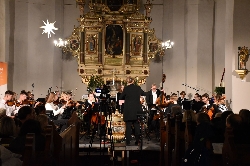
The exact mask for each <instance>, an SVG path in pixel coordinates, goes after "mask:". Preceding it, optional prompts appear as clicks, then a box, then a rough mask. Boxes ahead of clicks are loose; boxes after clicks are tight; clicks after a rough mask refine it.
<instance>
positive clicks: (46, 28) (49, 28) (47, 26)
mask: <svg viewBox="0 0 250 166" xmlns="http://www.w3.org/2000/svg"><path fill="white" fill-rule="evenodd" d="M43 23H44V25H45V26H41V27H40V28H43V33H42V34H44V33H47V34H48V38H50V37H51V33H53V34H55V32H54V31H53V30H58V28H56V27H55V25H54V24H55V22H53V23H49V21H48V20H47V23H45V22H44V21H43Z"/></svg>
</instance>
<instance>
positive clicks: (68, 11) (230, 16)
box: [0, 0, 250, 110]
mask: <svg viewBox="0 0 250 166" xmlns="http://www.w3.org/2000/svg"><path fill="white" fill-rule="evenodd" d="M3 2H5V4H4V3H3ZM143 3H145V1H143V2H142V4H143ZM249 3H250V2H249V1H248V0H242V1H241V2H235V8H234V0H218V1H215V2H214V1H212V0H209V1H207V0H206V1H204V0H186V1H185V3H184V1H183V0H154V1H153V9H152V12H151V16H152V18H153V22H152V24H151V28H154V29H155V31H156V32H155V33H156V36H157V37H158V38H159V39H161V40H163V41H166V40H168V39H170V40H172V41H174V42H175V45H174V48H172V49H169V50H166V52H165V56H164V61H163V62H164V64H163V72H164V73H165V74H166V76H167V78H166V82H165V83H164V89H165V90H166V92H167V93H170V92H175V93H176V92H177V91H182V90H186V92H187V93H192V94H193V93H195V90H193V89H190V88H187V87H185V86H183V85H182V84H183V83H187V84H188V85H190V86H192V87H195V88H197V86H198V87H199V88H201V90H200V92H199V93H201V94H203V93H205V92H212V91H213V89H214V87H215V86H218V85H219V83H220V79H221V75H222V72H223V69H224V67H225V66H226V76H225V85H226V95H227V96H228V99H229V100H230V99H231V100H233V103H232V107H233V109H235V110H239V108H240V107H241V106H242V107H244V108H247V107H248V106H247V102H243V100H240V99H241V98H239V97H238V96H239V95H240V96H244V97H247V96H246V95H247V91H249V89H248V88H249V79H250V78H249V77H250V76H249V75H248V76H247V78H246V82H242V81H241V80H239V78H238V76H237V75H236V74H235V73H234V72H233V71H234V69H235V64H237V62H236V61H235V57H236V55H237V47H238V46H244V45H246V46H247V43H250V42H249V39H248V36H249V33H250V29H249V27H250V26H249V24H250V22H249V19H248V18H247V17H246V16H248V15H249V14H250V13H249V10H248V9H247V6H249ZM87 4H88V2H86V6H85V12H87V11H88V5H87ZM141 7H142V8H143V6H141ZM5 8H6V10H5V12H3V11H4V10H0V11H1V12H0V21H2V20H3V19H2V18H5V26H4V27H3V29H4V28H5V27H6V28H5V33H2V31H1V32H0V40H4V41H5V43H4V45H3V44H2V42H1V43H0V49H1V51H4V50H5V53H3V52H1V51H0V58H1V59H2V60H5V59H6V61H8V64H9V78H10V79H9V80H8V87H9V88H10V89H13V90H14V91H16V92H20V91H21V90H22V89H25V90H32V89H33V88H32V87H31V85H32V83H34V84H35V88H34V89H33V90H34V93H35V95H36V97H43V96H45V94H46V93H47V91H48V88H50V87H52V88H53V89H52V90H56V86H57V87H59V90H60V88H62V90H75V89H76V88H77V91H75V92H74V93H75V98H76V99H79V98H80V96H81V95H82V94H85V93H87V92H86V85H84V84H82V82H81V78H80V77H79V76H78V72H77V61H76V58H73V57H71V56H69V55H63V58H62V53H61V50H60V49H59V48H56V47H55V46H54V45H53V41H54V39H58V38H67V37H69V36H70V35H71V33H72V32H73V28H74V25H75V26H76V27H77V26H78V25H79V24H78V22H77V18H79V15H80V12H79V9H78V8H76V6H75V1H72V0H64V1H61V0H51V1H47V0H28V1H27V0H26V1H24V0H20V1H14V0H11V1H8V3H7V1H6V0H5V1H1V2H0V9H5ZM140 11H141V12H143V9H140ZM233 12H234V13H233ZM3 14H5V16H3ZM47 19H48V20H49V21H50V22H54V21H56V23H55V26H56V27H58V28H59V30H58V31H55V32H56V35H52V37H51V38H49V39H48V38H47V35H46V34H43V35H42V29H40V28H39V27H40V26H42V25H43V22H42V20H44V21H46V20H47ZM1 25H2V24H1ZM1 28H2V27H1ZM3 38H4V39H3ZM2 48H4V49H2ZM4 54H5V56H3V55H4ZM232 57H233V58H232ZM161 65H162V64H161V62H160V63H159V62H158V63H156V62H154V61H153V60H151V64H150V76H149V77H148V78H147V82H146V84H145V85H143V86H142V87H143V89H145V90H149V89H150V87H151V84H152V83H157V85H159V86H160V83H161V77H162V75H161V72H162V67H161ZM248 68H249V64H248ZM61 86H62V87H61ZM232 87H233V88H232ZM244 104H245V105H244Z"/></svg>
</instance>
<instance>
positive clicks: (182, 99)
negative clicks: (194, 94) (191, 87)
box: [177, 91, 187, 106]
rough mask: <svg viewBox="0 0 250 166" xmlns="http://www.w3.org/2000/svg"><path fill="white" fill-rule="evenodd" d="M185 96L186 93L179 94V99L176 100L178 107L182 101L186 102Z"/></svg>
mask: <svg viewBox="0 0 250 166" xmlns="http://www.w3.org/2000/svg"><path fill="white" fill-rule="evenodd" d="M185 96H186V92H185V91H182V92H181V93H180V97H179V98H178V100H177V102H178V104H179V105H180V106H182V102H183V101H186V100H187V99H186V98H185Z"/></svg>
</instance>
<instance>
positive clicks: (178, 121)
mask: <svg viewBox="0 0 250 166" xmlns="http://www.w3.org/2000/svg"><path fill="white" fill-rule="evenodd" d="M181 125H182V116H181V115H177V116H176V117H175V133H174V149H173V150H172V166H178V165H181V158H182V157H183V156H184V153H185V131H184V130H183V131H181Z"/></svg>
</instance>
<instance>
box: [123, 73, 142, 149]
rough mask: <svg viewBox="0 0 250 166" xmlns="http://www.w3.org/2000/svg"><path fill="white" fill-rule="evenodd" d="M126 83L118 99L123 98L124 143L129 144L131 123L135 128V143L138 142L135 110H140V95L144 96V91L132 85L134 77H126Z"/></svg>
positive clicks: (138, 127)
mask: <svg viewBox="0 0 250 166" xmlns="http://www.w3.org/2000/svg"><path fill="white" fill-rule="evenodd" d="M127 85H128V86H126V87H125V88H124V90H123V92H122V94H121V95H120V100H125V103H124V110H123V120H124V122H125V123H126V131H125V137H126V145H130V141H131V125H132V124H133V125H134V129H135V139H136V142H135V145H138V143H139V134H140V125H139V123H138V120H137V112H140V111H142V106H141V102H140V96H145V95H146V93H145V92H144V91H143V90H142V89H141V87H140V86H136V85H134V79H132V78H131V77H128V78H127Z"/></svg>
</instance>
